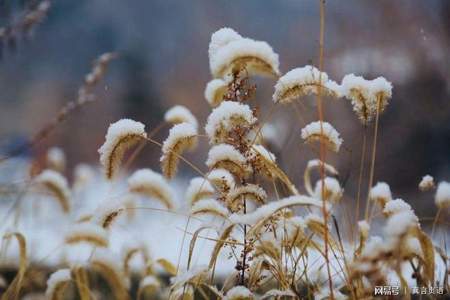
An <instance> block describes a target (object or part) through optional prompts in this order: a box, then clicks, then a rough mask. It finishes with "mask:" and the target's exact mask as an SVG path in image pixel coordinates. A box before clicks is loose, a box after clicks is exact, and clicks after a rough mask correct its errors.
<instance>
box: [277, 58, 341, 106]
mask: <svg viewBox="0 0 450 300" xmlns="http://www.w3.org/2000/svg"><path fill="white" fill-rule="evenodd" d="M340 88H341V87H340V86H339V85H338V84H337V83H336V82H334V81H332V80H330V79H328V75H327V73H325V72H321V71H319V70H318V69H317V68H316V67H314V66H305V67H302V68H296V69H293V70H291V71H289V72H287V73H286V74H284V75H283V76H281V77H280V79H278V81H277V84H276V85H275V92H274V94H273V96H272V98H273V101H274V102H275V103H290V102H292V101H293V100H295V99H297V98H301V97H304V96H308V95H317V94H318V93H319V89H323V90H324V92H325V93H327V94H329V95H330V96H333V97H336V98H339V97H340V96H341V91H340Z"/></svg>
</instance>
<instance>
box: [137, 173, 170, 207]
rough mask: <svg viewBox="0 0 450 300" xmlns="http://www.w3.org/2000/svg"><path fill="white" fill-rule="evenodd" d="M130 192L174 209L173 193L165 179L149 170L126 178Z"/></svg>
mask: <svg viewBox="0 0 450 300" xmlns="http://www.w3.org/2000/svg"><path fill="white" fill-rule="evenodd" d="M128 187H129V190H130V192H132V193H137V194H141V195H144V196H147V197H150V198H153V199H155V200H158V201H159V202H161V203H162V204H163V205H164V206H166V207H167V208H168V209H172V208H174V206H175V204H174V200H173V192H172V188H171V187H170V185H169V184H168V183H167V181H166V179H165V178H164V177H163V176H162V175H161V174H159V173H156V172H154V171H152V170H150V169H140V170H137V171H135V172H134V173H133V174H132V175H131V176H130V178H128Z"/></svg>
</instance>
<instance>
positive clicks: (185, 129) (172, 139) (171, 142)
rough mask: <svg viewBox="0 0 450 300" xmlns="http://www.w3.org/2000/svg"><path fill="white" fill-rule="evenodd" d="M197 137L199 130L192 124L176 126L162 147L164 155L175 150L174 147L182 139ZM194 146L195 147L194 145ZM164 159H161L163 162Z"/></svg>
mask: <svg viewBox="0 0 450 300" xmlns="http://www.w3.org/2000/svg"><path fill="white" fill-rule="evenodd" d="M196 136H197V129H196V128H195V127H194V125H192V124H190V123H179V124H176V125H174V126H173V127H172V128H171V129H170V131H169V136H168V137H167V139H166V140H165V141H164V143H163V146H162V152H163V154H167V153H169V152H170V151H172V150H173V147H174V146H175V145H176V144H177V143H178V142H179V141H180V140H182V139H188V138H192V137H196ZM192 146H194V145H192ZM189 148H190V147H189ZM162 159H163V157H161V160H162Z"/></svg>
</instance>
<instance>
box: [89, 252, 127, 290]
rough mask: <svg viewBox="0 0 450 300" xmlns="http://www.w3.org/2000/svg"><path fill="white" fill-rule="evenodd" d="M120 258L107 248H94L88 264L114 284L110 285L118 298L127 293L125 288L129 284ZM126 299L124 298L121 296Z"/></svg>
mask: <svg viewBox="0 0 450 300" xmlns="http://www.w3.org/2000/svg"><path fill="white" fill-rule="evenodd" d="M121 262H122V260H121V259H120V257H118V256H117V255H116V254H115V253H113V252H111V251H110V250H107V249H96V251H95V253H94V255H93V257H92V259H91V263H90V266H91V267H92V268H94V269H95V270H97V271H98V272H99V273H100V274H101V275H102V276H103V277H104V278H105V279H106V281H107V282H108V283H109V284H111V283H114V286H111V288H112V289H114V290H115V294H116V295H117V297H118V298H119V299H122V298H120V297H121V296H122V297H123V296H124V295H127V294H128V293H127V289H128V287H129V285H130V281H129V278H128V277H126V276H125V274H124V271H123V268H122V264H121ZM123 299H126V298H123Z"/></svg>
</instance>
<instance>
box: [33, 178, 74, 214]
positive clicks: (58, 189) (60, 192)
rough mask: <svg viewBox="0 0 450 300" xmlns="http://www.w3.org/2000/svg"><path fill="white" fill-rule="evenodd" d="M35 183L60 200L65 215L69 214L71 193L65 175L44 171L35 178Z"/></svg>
mask: <svg viewBox="0 0 450 300" xmlns="http://www.w3.org/2000/svg"><path fill="white" fill-rule="evenodd" d="M35 182H36V183H37V184H39V185H40V186H42V187H44V188H45V189H46V190H48V191H49V192H50V194H52V196H54V197H55V198H56V200H58V202H59V204H60V205H61V207H62V209H63V211H64V212H65V213H68V212H69V210H70V194H71V193H70V189H69V184H68V183H67V179H66V178H65V177H64V176H63V175H61V174H60V173H58V172H56V171H53V170H44V171H42V173H40V174H39V175H38V176H37V177H36V178H35Z"/></svg>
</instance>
